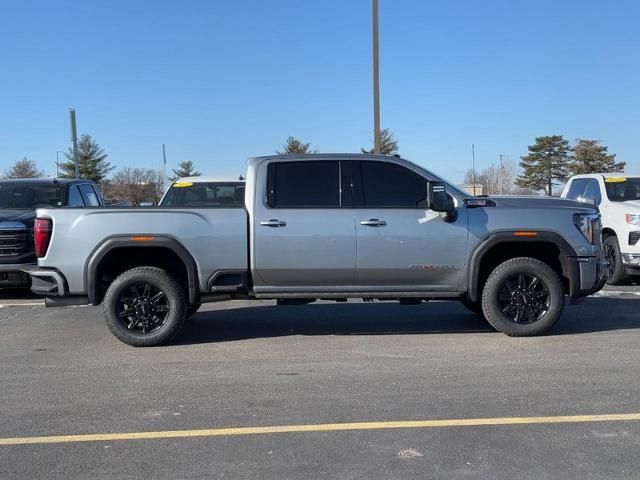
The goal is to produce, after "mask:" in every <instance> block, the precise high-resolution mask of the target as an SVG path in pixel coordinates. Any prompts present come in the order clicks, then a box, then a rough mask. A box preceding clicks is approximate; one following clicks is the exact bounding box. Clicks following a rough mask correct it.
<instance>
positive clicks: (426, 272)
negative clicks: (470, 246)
mask: <svg viewBox="0 0 640 480" xmlns="http://www.w3.org/2000/svg"><path fill="white" fill-rule="evenodd" d="M354 163H356V162H354ZM357 164H358V165H357V168H358V169H359V173H358V172H355V173H354V179H355V182H354V189H353V191H354V213H355V219H356V231H357V252H358V256H357V261H356V278H355V285H361V286H362V287H363V289H365V290H369V291H371V290H376V289H380V290H385V291H389V290H390V291H395V290H397V291H404V292H406V291H437V290H440V291H459V290H460V289H462V288H463V283H464V270H465V263H466V257H467V241H468V222H467V213H466V207H465V206H464V204H463V203H462V202H461V201H459V202H458V207H457V216H456V218H455V219H454V220H453V221H450V222H447V221H445V219H444V217H443V215H442V214H440V213H437V212H434V211H431V210H429V209H428V207H427V183H428V180H427V179H426V178H424V177H423V176H422V175H420V174H419V173H417V172H415V171H413V170H411V169H409V168H407V167H406V166H404V165H400V164H396V163H390V162H382V161H359V162H357Z"/></svg>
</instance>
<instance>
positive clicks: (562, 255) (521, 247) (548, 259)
mask: <svg viewBox="0 0 640 480" xmlns="http://www.w3.org/2000/svg"><path fill="white" fill-rule="evenodd" d="M515 232H516V231H515V230H514V231H502V232H497V233H494V234H491V235H489V236H488V237H487V238H486V239H485V240H484V241H482V242H481V243H480V245H478V246H477V247H476V249H475V250H474V252H473V254H472V255H471V260H470V262H469V275H468V285H467V296H468V297H469V299H470V300H472V301H478V300H479V299H480V295H481V292H482V285H483V284H484V281H486V279H487V277H488V276H489V273H490V272H491V270H492V269H493V268H494V267H495V266H497V265H498V264H499V263H502V262H503V261H505V260H508V259H509V258H515V257H520V256H525V257H532V258H536V259H538V260H541V261H544V262H545V263H547V264H549V266H550V267H551V268H553V269H554V270H555V271H556V272H557V273H558V274H559V275H560V277H561V278H562V279H563V281H564V282H565V283H566V284H567V285H566V286H567V287H570V285H571V284H572V283H574V282H576V281H577V280H576V279H575V278H573V276H574V272H573V271H572V269H571V265H570V261H569V258H570V257H575V256H576V252H575V250H574V249H573V248H572V247H571V245H569V243H568V242H567V241H566V240H565V239H564V238H562V237H561V236H560V235H559V234H557V233H555V232H540V231H538V232H535V235H532V236H517V235H514V233H515ZM567 291H569V289H567Z"/></svg>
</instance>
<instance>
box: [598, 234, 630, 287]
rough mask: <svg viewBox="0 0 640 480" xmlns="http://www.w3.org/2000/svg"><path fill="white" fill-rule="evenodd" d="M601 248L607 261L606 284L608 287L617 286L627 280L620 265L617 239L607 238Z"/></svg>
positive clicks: (620, 259)
mask: <svg viewBox="0 0 640 480" xmlns="http://www.w3.org/2000/svg"><path fill="white" fill-rule="evenodd" d="M602 248H603V249H604V253H605V255H606V256H607V260H608V261H609V267H608V269H607V283H608V284H609V285H618V284H620V283H622V282H624V281H625V280H627V278H628V277H627V275H626V274H625V272H624V265H623V264H622V254H621V253H620V245H619V244H618V237H616V236H615V235H610V236H608V237H607V238H606V239H605V240H604V242H602Z"/></svg>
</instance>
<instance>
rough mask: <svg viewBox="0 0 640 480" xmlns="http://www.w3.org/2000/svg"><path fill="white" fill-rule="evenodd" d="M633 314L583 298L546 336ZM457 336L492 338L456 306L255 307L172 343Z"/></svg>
mask: <svg viewBox="0 0 640 480" xmlns="http://www.w3.org/2000/svg"><path fill="white" fill-rule="evenodd" d="M639 310H640V299H626V298H589V299H587V300H585V302H584V303H582V304H580V305H567V306H566V308H565V311H564V315H563V316H562V318H561V319H560V321H559V322H558V323H557V324H556V325H554V327H553V328H552V329H551V330H550V332H549V335H570V334H582V333H593V332H605V331H613V330H624V329H640V311H639ZM457 333H494V334H498V333H497V332H495V330H494V329H493V328H492V327H491V326H490V325H489V324H488V323H487V322H486V321H485V320H484V319H483V318H481V317H480V316H478V315H476V314H474V313H471V312H470V311H468V310H467V309H466V308H465V307H464V306H462V305H461V304H459V303H458V302H429V303H424V304H422V305H398V304H397V303H394V302H389V303H387V302H384V303H383V302H381V303H374V304H370V303H348V304H310V305H301V306H275V305H267V306H264V305H260V306H255V307H240V308H225V309H219V310H212V311H201V312H198V313H197V314H195V315H194V316H193V317H192V318H191V319H189V320H188V321H187V322H186V323H185V325H184V327H183V329H182V331H181V333H180V334H179V335H178V336H177V337H176V338H175V339H174V341H173V342H172V343H173V344H174V345H189V344H198V343H213V342H225V341H236V340H247V339H253V338H269V337H281V336H288V335H415V334H457ZM505 338H506V337H505Z"/></svg>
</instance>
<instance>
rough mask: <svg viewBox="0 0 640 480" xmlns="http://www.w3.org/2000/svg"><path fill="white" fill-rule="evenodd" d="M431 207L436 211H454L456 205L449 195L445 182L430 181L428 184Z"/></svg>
mask: <svg viewBox="0 0 640 480" xmlns="http://www.w3.org/2000/svg"><path fill="white" fill-rule="evenodd" d="M427 194H428V200H429V209H430V210H433V211H434V212H443V213H452V212H454V211H455V209H456V206H455V204H454V203H453V198H451V197H450V196H449V195H447V189H446V187H445V184H444V182H429V184H428V192H427Z"/></svg>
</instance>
